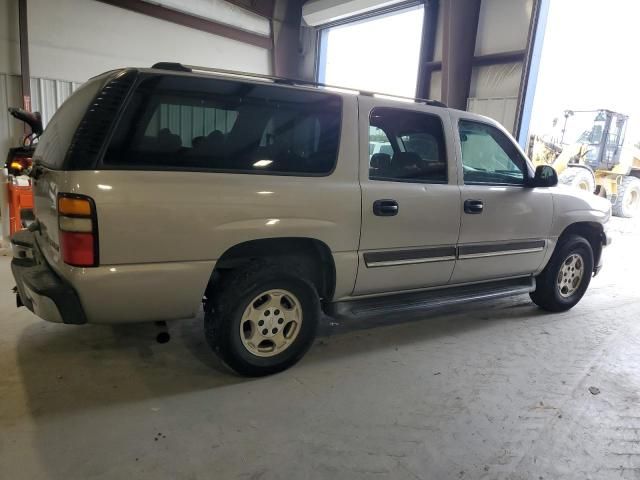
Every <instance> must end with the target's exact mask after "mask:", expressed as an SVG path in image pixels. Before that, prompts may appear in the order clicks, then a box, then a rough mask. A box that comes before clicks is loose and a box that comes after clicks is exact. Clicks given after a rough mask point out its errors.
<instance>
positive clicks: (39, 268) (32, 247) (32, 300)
mask: <svg viewBox="0 0 640 480" xmlns="http://www.w3.org/2000/svg"><path fill="white" fill-rule="evenodd" d="M11 247H12V250H13V260H12V261H11V271H12V273H13V277H14V278H15V280H16V287H17V293H16V295H17V299H16V300H17V305H18V306H21V305H24V306H25V307H27V308H28V309H29V310H31V311H32V312H33V313H35V314H36V315H37V316H39V317H40V318H42V319H44V320H47V321H49V322H57V323H71V324H83V323H87V319H86V316H85V313H84V310H83V309H82V305H81V303H80V299H79V298H78V294H77V292H76V291H75V290H74V289H73V287H71V285H69V284H68V283H67V282H65V281H64V280H63V279H62V278H60V276H58V275H57V274H56V273H55V272H54V271H53V269H52V268H51V267H50V266H49V264H48V263H47V262H46V260H45V259H44V257H43V256H42V253H41V252H40V250H39V248H38V245H37V243H36V241H35V238H34V235H33V233H32V232H29V231H27V230H22V231H20V232H16V234H15V235H13V236H12V237H11Z"/></svg>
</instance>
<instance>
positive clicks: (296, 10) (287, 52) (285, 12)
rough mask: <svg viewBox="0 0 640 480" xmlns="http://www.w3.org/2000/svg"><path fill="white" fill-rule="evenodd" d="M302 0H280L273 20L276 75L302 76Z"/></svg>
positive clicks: (274, 69)
mask: <svg viewBox="0 0 640 480" xmlns="http://www.w3.org/2000/svg"><path fill="white" fill-rule="evenodd" d="M301 21H302V1H301V0H278V1H277V2H276V7H275V11H274V18H273V20H272V22H271V31H272V32H273V44H274V45H273V47H274V48H273V52H272V54H273V74H274V75H275V76H276V77H283V78H293V79H297V78H300V76H301V73H300V63H301V57H300V24H301Z"/></svg>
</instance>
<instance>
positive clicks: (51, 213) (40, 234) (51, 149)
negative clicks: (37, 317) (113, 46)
mask: <svg viewBox="0 0 640 480" xmlns="http://www.w3.org/2000/svg"><path fill="white" fill-rule="evenodd" d="M130 73H133V72H130ZM126 76H127V71H125V70H122V71H117V72H109V73H106V74H104V75H101V76H99V77H95V78H93V79H91V80H89V81H88V82H87V83H85V84H83V85H82V86H81V87H80V88H79V89H78V90H76V91H75V92H74V93H73V95H71V96H70V97H69V98H68V99H67V100H66V101H65V102H64V103H63V104H62V106H61V107H60V108H59V109H58V110H57V112H56V113H55V115H54V116H53V118H52V119H51V121H50V122H49V124H48V125H47V127H46V129H45V131H44V133H43V134H42V136H41V137H40V141H39V142H38V146H37V148H36V150H35V153H34V155H33V160H34V168H33V173H32V176H33V177H34V180H33V195H34V213H35V217H36V220H37V222H38V225H39V228H38V229H37V231H36V240H37V242H38V245H39V247H40V250H41V251H42V253H43V255H44V256H45V258H46V259H47V261H48V263H49V264H50V265H51V266H52V267H53V268H54V269H56V270H58V272H60V271H61V267H62V266H63V264H64V263H65V262H64V261H63V258H62V254H61V245H60V243H61V242H60V230H59V224H58V222H59V219H58V197H59V194H61V193H65V194H72V195H79V194H81V193H82V185H81V184H80V183H81V182H80V181H79V179H78V178H76V176H74V172H77V171H80V170H84V171H87V170H93V169H94V166H95V162H94V161H93V159H94V157H96V156H97V155H98V154H99V152H100V149H101V145H102V142H103V141H104V139H105V137H106V135H107V134H108V132H109V130H110V127H111V125H112V123H113V121H114V119H115V117H116V114H117V112H118V110H119V107H120V104H121V103H122V100H123V98H124V97H125V96H126V92H127V91H128V87H130V85H131V84H132V82H133V79H132V78H131V76H129V78H128V79H127V82H126V83H127V85H124V86H123V85H121V84H119V83H122V82H121V81H120V82H119V81H118V80H119V79H122V78H123V77H126ZM114 87H116V88H115V90H117V92H116V93H117V95H116V97H118V98H113V97H114V95H113V92H114ZM123 92H124V93H123ZM105 104H106V106H107V107H108V108H107V109H108V110H109V111H108V112H106V114H105V111H104V110H105ZM96 115H98V116H99V118H96ZM96 133H97V135H96ZM85 178H86V177H85ZM94 208H95V207H94ZM94 213H95V212H94ZM96 247H97V243H96Z"/></svg>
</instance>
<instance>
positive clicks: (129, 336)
mask: <svg viewBox="0 0 640 480" xmlns="http://www.w3.org/2000/svg"><path fill="white" fill-rule="evenodd" d="M538 312H539V311H538V310H537V309H536V308H535V307H534V306H533V305H532V304H531V303H530V302H529V301H528V299H524V298H514V299H505V300H501V301H496V302H492V303H481V304H475V305H468V306H465V307H462V308H460V307H458V308H457V309H456V311H455V312H451V311H446V310H445V311H442V310H441V311H437V312H431V313H428V314H424V313H423V314H421V315H419V316H415V317H410V316H407V315H402V316H389V317H387V318H382V319H377V320H374V321H367V322H364V321H356V320H354V321H346V322H337V321H335V320H334V319H332V318H329V317H324V318H323V320H322V322H321V325H320V329H319V338H318V340H317V341H316V343H315V344H314V346H313V347H312V348H311V352H310V354H308V355H307V357H306V358H305V359H303V363H302V367H303V366H304V365H305V364H307V365H313V364H314V363H317V362H323V361H327V360H332V359H337V358H340V357H348V356H350V355H354V354H357V353H360V352H363V351H367V350H369V351H370V350H371V349H377V348H381V349H382V348H388V347H389V346H390V345H394V346H409V345H411V344H413V343H425V342H426V343H427V345H426V348H428V343H429V342H430V341H434V340H437V339H438V338H440V337H446V336H450V335H458V334H462V333H463V332H465V331H471V330H474V329H482V328H485V327H487V324H488V323H495V322H505V323H506V322H511V321H514V320H516V319H518V318H523V317H527V318H528V317H532V316H536V315H537V314H538ZM539 314H540V315H542V313H539ZM390 328H391V329H392V333H390V331H389V329H390ZM158 331H159V330H158V328H157V327H156V326H155V325H153V324H141V325H115V326H100V325H89V326H70V325H55V324H44V323H34V324H31V325H29V326H28V327H27V328H25V329H24V331H23V332H22V335H21V337H20V339H19V341H18V351H17V354H18V358H17V361H18V368H19V369H20V371H21V377H22V381H23V383H24V388H25V394H26V403H27V407H28V409H29V411H30V413H31V415H32V416H33V417H34V418H35V419H36V420H37V419H38V418H40V417H48V416H55V415H58V414H64V413H66V412H69V411H73V412H78V411H82V410H85V409H93V408H99V407H103V406H113V405H117V404H127V403H132V402H139V401H144V400H148V399H157V400H160V399H162V398H164V397H168V396H174V395H179V394H181V393H192V392H197V391H208V392H210V394H211V401H212V402H215V390H216V389H218V388H221V387H226V386H230V385H234V384H239V383H244V382H251V381H255V379H249V378H242V377H239V376H237V375H235V374H234V373H232V372H231V371H229V370H228V369H227V368H226V367H225V366H224V365H223V364H221V362H219V361H218V360H217V358H216V356H215V355H214V354H213V352H212V351H211V350H210V348H209V346H208V345H207V343H206V341H205V339H204V336H203V333H202V317H201V316H198V317H196V318H194V319H191V320H182V321H178V322H172V323H170V324H169V332H170V333H171V341H170V342H168V343H165V344H159V343H157V342H156V334H157V333H158ZM364 331H366V335H367V337H368V341H367V342H366V343H363V342H356V341H354V342H349V339H348V338H347V337H348V336H349V335H352V334H355V335H359V334H361V333H362V332H364ZM327 345H331V348H325V347H326V346H327ZM297 368H301V367H297ZM282 375H287V372H285V373H283V374H282Z"/></svg>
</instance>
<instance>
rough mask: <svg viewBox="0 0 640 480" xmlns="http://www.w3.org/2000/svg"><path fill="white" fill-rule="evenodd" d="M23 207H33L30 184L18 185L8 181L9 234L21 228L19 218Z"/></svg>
mask: <svg viewBox="0 0 640 480" xmlns="http://www.w3.org/2000/svg"><path fill="white" fill-rule="evenodd" d="M23 208H33V191H32V190H31V186H30V185H29V186H19V185H14V184H13V183H12V182H9V228H10V233H11V235H13V234H14V233H15V232H17V231H18V230H22V229H23V227H22V222H21V220H20V210H22V209H23Z"/></svg>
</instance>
